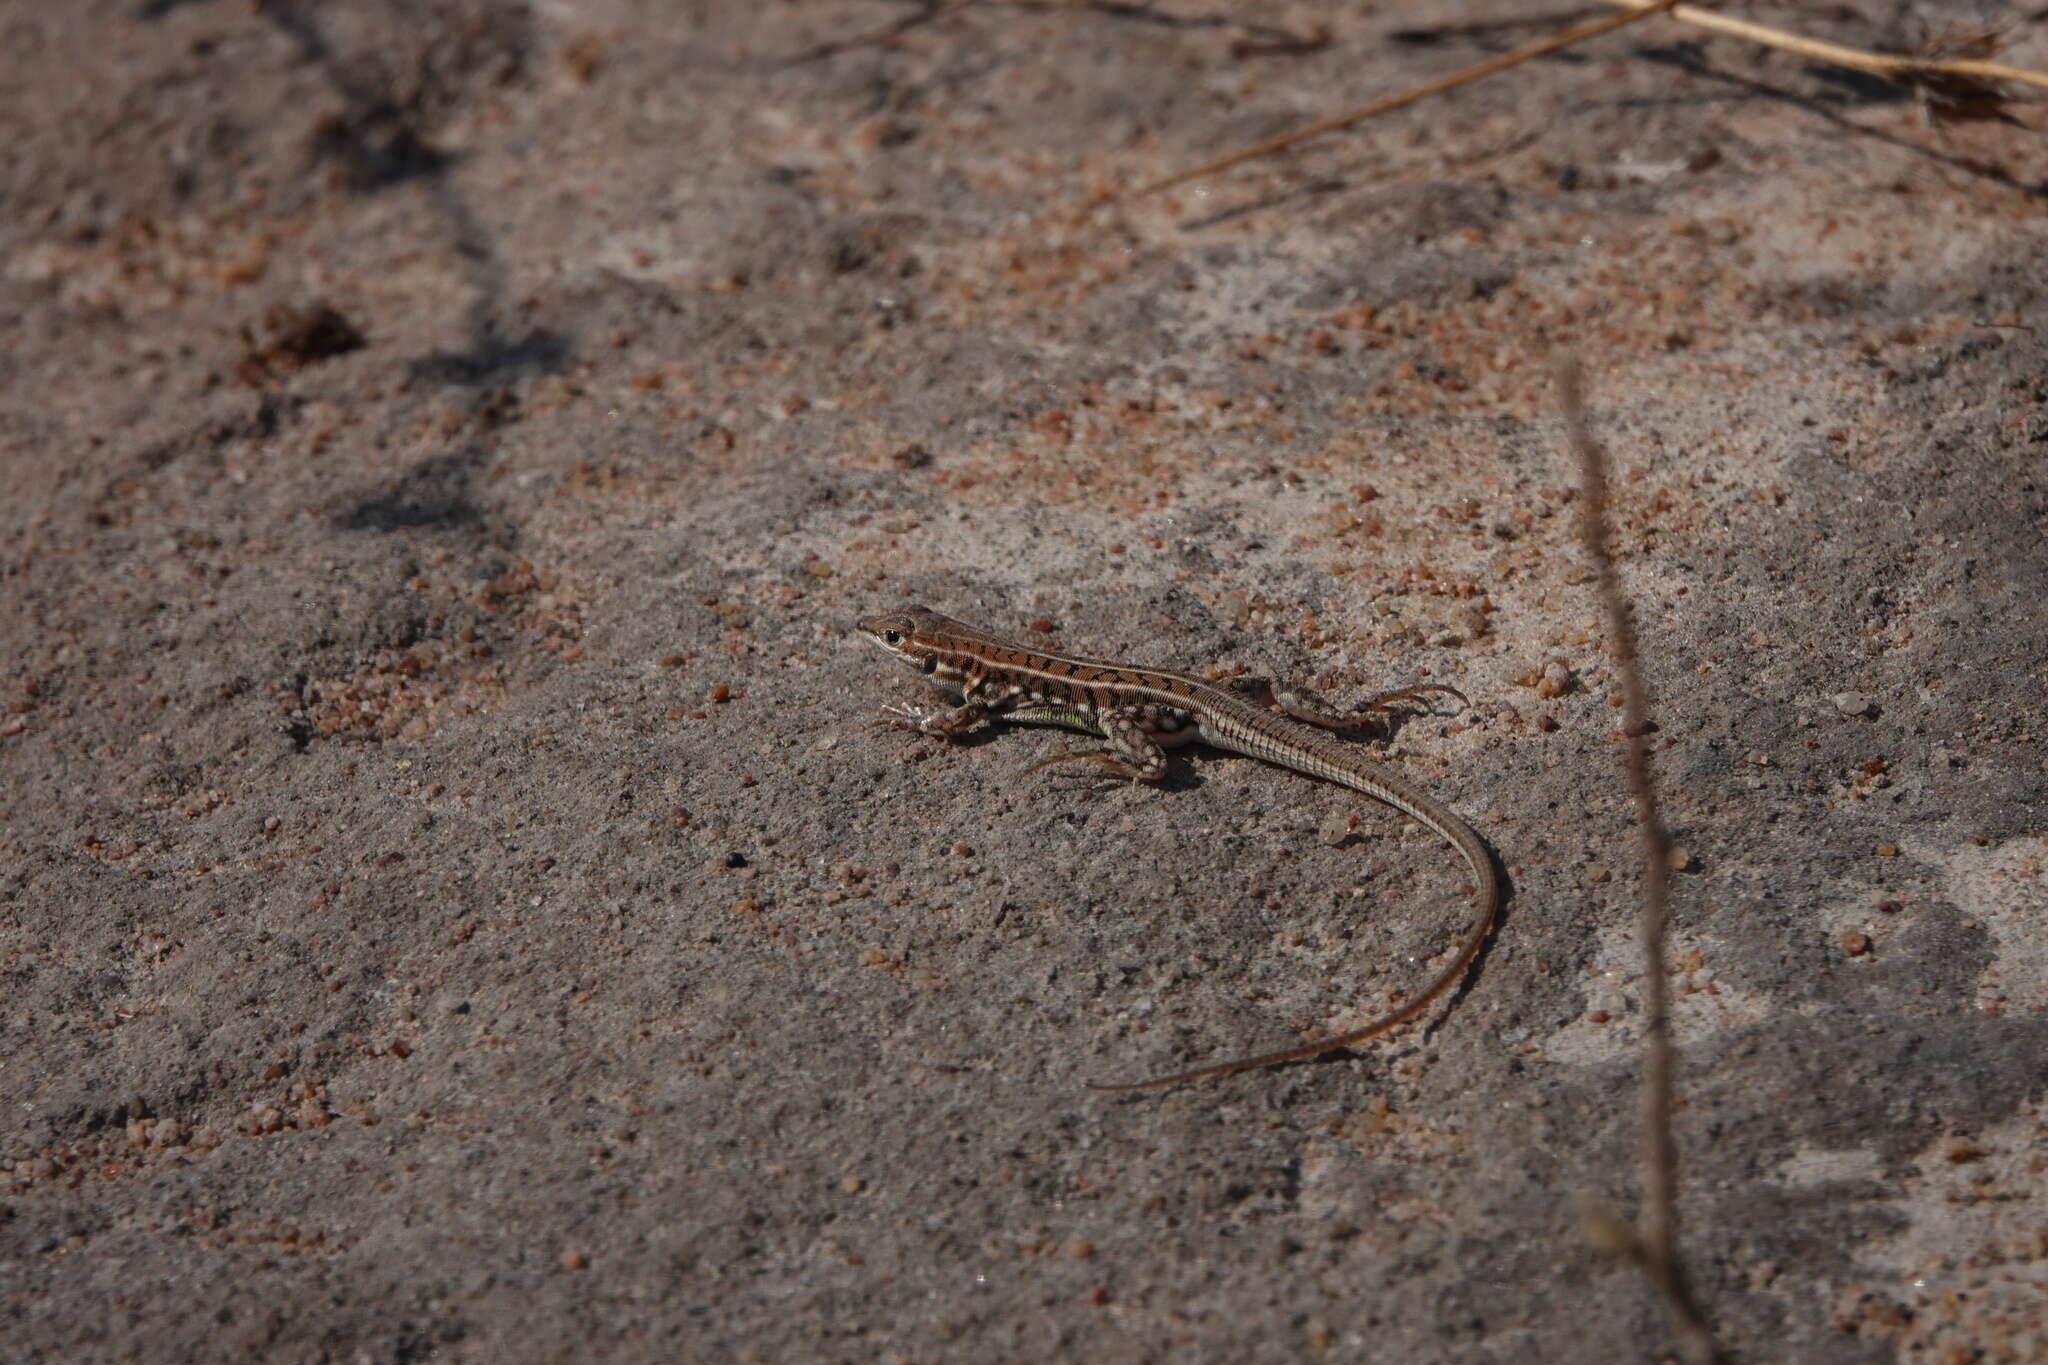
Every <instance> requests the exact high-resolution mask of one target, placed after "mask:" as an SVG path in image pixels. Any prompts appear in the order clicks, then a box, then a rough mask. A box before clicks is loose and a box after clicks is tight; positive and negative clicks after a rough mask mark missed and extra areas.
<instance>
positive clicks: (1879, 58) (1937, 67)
mask: <svg viewBox="0 0 2048 1365" xmlns="http://www.w3.org/2000/svg"><path fill="white" fill-rule="evenodd" d="M1603 3H1605V4H1608V5H1612V6H1614V7H1616V8H1617V9H1625V10H1635V11H1637V12H1639V13H1647V12H1649V11H1652V10H1659V9H1668V10H1669V11H1670V13H1671V17H1672V18H1673V19H1676V20H1677V21H1678V22H1679V23H1681V24H1691V25H1693V26H1694V27H1695V28H1704V29H1708V30H1711V31H1712V32H1715V33H1725V34H1727V35H1728V36H1729V37H1731V38H1745V39H1747V40H1749V41H1750V42H1752V43H1761V44H1763V45H1764V46H1765V47H1775V48H1778V49H1780V50H1782V51H1785V52H1796V53H1798V54H1800V55H1801V56H1803V57H1811V58H1813V59H1814V60H1815V61H1820V62H1829V63H1832V64H1833V65H1835V66H1846V67H1849V68H1851V69H1852V70H1856V71H1864V72H1868V73H1869V74H1870V75H1873V76H1882V77H1884V78H1885V79H1886V80H1894V81H1912V80H1914V79H1915V78H1917V77H1925V76H1930V75H1933V76H1950V77H1955V78H1957V79H1961V80H1970V81H2017V82H2019V83H2020V84H2022V85H2031V86H2035V87H2036V88H2038V89H2042V90H2048V72H2043V71H2029V70H2028V69H2027V68H2025V67H2023V66H2007V65H2005V64H2004V63H2003V62H1986V61H1979V60H1978V59H1976V58H1974V57H1957V58H1937V57H1916V56H1903V55H1899V54H1895V53H1886V52H1865V51H1864V50H1863V49H1861V48H1855V47H1843V46H1842V45H1841V44H1839V43H1824V42H1821V41H1820V40H1819V39H1817V38H1802V37H1801V36H1800V35H1798V34H1796V33H1787V32H1786V31H1785V30H1783V29H1778V28H1771V27H1769V26H1768V25H1765V24H1756V23H1751V22H1750V21H1749V20H1747V19H1734V18H1730V17H1729V16H1728V15H1725V14H1719V13H1716V12H1715V11H1713V10H1710V9H1701V8H1700V7H1699V6H1698V5H1669V6H1666V5H1664V4H1662V3H1660V0H1603Z"/></svg>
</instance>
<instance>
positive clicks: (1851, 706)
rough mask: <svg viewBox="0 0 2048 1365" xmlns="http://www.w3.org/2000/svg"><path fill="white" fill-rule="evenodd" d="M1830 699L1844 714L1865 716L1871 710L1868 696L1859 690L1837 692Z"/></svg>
mask: <svg viewBox="0 0 2048 1365" xmlns="http://www.w3.org/2000/svg"><path fill="white" fill-rule="evenodd" d="M1830 700H1832V701H1833V702H1834V704H1835V709H1836V710H1837V711H1840V712H1841V713H1842V714H1843V715H1845V716H1867V715H1869V714H1870V712H1871V705H1870V698H1869V697H1866V696H1864V695H1863V694H1862V693H1861V692H1837V693H1835V695H1834V696H1833V697H1832V698H1830Z"/></svg>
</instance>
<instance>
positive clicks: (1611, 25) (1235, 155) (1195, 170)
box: [1089, 0, 1674, 208]
mask: <svg viewBox="0 0 2048 1365" xmlns="http://www.w3.org/2000/svg"><path fill="white" fill-rule="evenodd" d="M1673 5H1674V0H1650V2H1649V3H1647V4H1646V5H1644V6H1643V7H1642V8H1640V9H1631V10H1629V12H1627V13H1625V14H1610V15H1608V16H1607V17H1606V18H1604V19H1594V20H1590V21H1589V22H1587V23H1583V24H1580V25H1579V26H1578V27H1576V28H1569V29H1566V30H1565V31H1564V32H1563V33H1559V34H1556V35H1554V36H1552V37H1549V38H1545V39H1543V40H1542V41H1540V42H1535V43H1530V44H1529V45H1528V46H1526V47H1518V48H1516V49H1515V50H1514V51H1513V52H1507V53H1503V54H1502V55H1500V56H1498V57H1491V58H1488V59H1487V60H1486V61H1483V62H1478V63H1475V64H1474V65H1472V66H1468V67H1464V68H1462V69H1461V70H1458V71H1453V72H1452V73H1451V74H1450V75H1448V76H1440V77H1438V78H1437V79H1436V80H1433V81H1425V82H1423V83H1422V84H1421V85H1418V86H1413V87H1411V88H1409V89H1407V90H1403V91H1400V92H1398V93H1396V94H1392V95H1388V96H1387V97H1385V98H1384V99H1377V100H1374V101H1373V102H1372V103H1370V104H1362V105H1360V106H1359V107H1358V108H1356V109H1350V110H1346V111H1345V112H1344V113H1341V114H1333V115H1331V116H1330V117H1329V118H1326V119H1319V120H1317V121H1316V122H1314V123H1311V124H1309V125H1308V126H1307V127H1306V128H1297V129H1295V130H1294V131H1293V132H1291V133H1282V134H1280V135H1279V136H1278V137H1270V138H1267V139H1266V140H1265V141H1264V142H1260V143H1255V144H1253V145H1252V146H1250V147H1245V148H1242V149H1240V150H1238V151H1235V152H1231V153H1229V154H1228V155H1226V156H1219V157H1215V158H1212V159H1211V160H1208V161H1204V162H1202V163H1201V164H1199V165H1196V166H1189V167H1187V168H1186V169H1185V170H1179V171H1175V172H1174V173H1173V174H1172V175H1169V176H1167V177H1166V178H1165V179H1163V180H1154V181H1153V182H1151V183H1150V184H1148V185H1140V186H1138V187H1137V188H1136V189H1134V190H1127V191H1124V192H1122V193H1110V194H1104V195H1100V196H1098V197H1097V198H1096V199H1095V200H1094V202H1093V203H1091V204H1090V205H1089V207H1090V208H1095V207H1098V206H1099V205H1102V204H1106V203H1108V202H1110V201H1111V200H1113V199H1135V198H1137V197H1138V196H1139V195H1144V194H1154V193H1157V192H1158V191H1160V190H1164V189H1170V188H1172V187H1173V186H1175V185H1180V184H1184V183H1186V182H1187V181H1190V180H1199V179H1200V178H1201V177H1203V176H1205V175H1214V174H1215V173H1216V172H1218V171H1222V170H1228V169H1229V168H1230V167H1232V166H1235V165H1238V164H1239V163H1241V162H1245V161H1254V160H1256V159H1258V158H1259V157H1262V156H1270V155H1272V154H1273V153H1274V152H1277V151H1281V150H1283V149H1285V148H1288V147H1292V146H1294V145H1295V144H1296V143H1298V142H1306V141H1308V140H1309V139H1310V138H1316V137H1321V136H1322V135H1323V134H1324V133H1335V132H1339V131H1341V130H1343V129H1345V128H1349V127H1351V126H1352V125H1353V124H1357V123H1363V122H1365V121H1366V120H1367V119H1369V118H1377V117H1379V116H1380V115H1381V114H1386V113H1391V112H1392V111H1394V110H1396V109H1403V108H1406V107H1407V106H1408V105H1411V104H1414V103H1415V102H1417V101H1418V100H1425V99H1428V98H1429V97H1430V96H1431V95H1441V94H1443V93H1444V92H1445V91H1446V90H1455V89H1456V88H1457V87H1459V86H1461V85H1469V84H1471V83H1472V82H1473V81H1476V80H1483V79H1485V78H1486V77H1488V76H1491V75H1494V74H1495V73H1496V72H1501V71H1505V70H1507V69H1508V68H1509V67H1511V66H1520V65H1521V64H1522V63H1523V62H1528V61H1534V60H1535V59H1536V58H1538V57H1545V56H1548V55H1549V54H1551V53H1553V52H1556V51H1558V50H1559V49H1560V48H1566V47H1570V46H1571V45H1572V44H1574V43H1582V42H1584V41H1586V40H1587V39H1588V38H1597V37H1599V36H1600V35H1601V34H1603V33H1607V32H1611V31H1612V30H1614V29H1617V28H1623V27H1626V26H1627V25H1629V24H1632V23H1635V22H1636V21H1638V20H1640V19H1647V18H1649V17H1650V16H1651V15H1652V14H1655V13H1657V12H1658V11H1659V10H1665V9H1670V8H1672V7H1673Z"/></svg>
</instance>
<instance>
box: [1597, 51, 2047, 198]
mask: <svg viewBox="0 0 2048 1365" xmlns="http://www.w3.org/2000/svg"><path fill="white" fill-rule="evenodd" d="M1638 52H1639V55H1640V56H1641V57H1642V58H1643V60H1644V61H1647V62H1651V63H1654V64H1657V65H1662V66H1669V67H1672V68H1675V69H1676V70H1679V71H1683V72H1685V73H1686V74H1687V75H1689V76H1697V77H1698V78H1700V79H1701V80H1703V81H1717V82H1719V83H1721V84H1722V85H1723V86H1727V87H1732V88H1733V89H1734V90H1737V91H1740V92H1742V93H1743V94H1745V95H1748V96H1749V97H1751V98H1756V99H1767V100H1776V101H1777V102H1779V103H1781V104H1789V105H1791V106H1792V107H1793V108H1795V109H1799V110H1802V111H1804V112H1806V113H1809V114H1812V115H1814V116H1815V117H1816V118H1820V119H1823V120H1825V121H1826V122H1828V123H1830V124H1832V125H1834V126H1835V127H1836V128H1839V129H1840V130H1842V131H1843V132H1845V133H1850V134H1853V135H1855V136H1857V137H1863V138H1869V139H1871V140H1872V141H1874V142H1879V143H1882V144H1883V145H1885V146H1887V147H1896V148H1898V149H1899V150H1900V151H1903V152H1910V153H1912V154H1913V155H1914V156H1917V157H1919V158H1921V159H1922V160H1924V161H1929V162H1932V163H1934V164H1935V165H1938V166H1942V167H1946V168H1947V169H1949V170H1952V171H1960V172H1962V173H1963V174H1965V175H1969V176H1973V177H1975V178H1977V179H1979V180H1989V181H1991V182H1992V183H1993V184H1997V185H2004V186H2007V187H2009V188H2011V189H2015V190H2018V191H2019V192H2020V193H2022V194H2024V195H2026V196H2028V197H2029V198H2032V199H2048V178H2041V179H2035V180H2031V181H2028V180H2021V179H2020V178H2018V177H2017V176H2015V175H2014V174H2013V173H2012V172H2011V171H2009V170H2007V169H2006V168H2005V167H2004V166H2001V165H1998V164H1996V163H1995V162H1989V161H1982V160H1979V159H1977V158H1974V157H1968V156H1963V155H1960V154H1958V153H1955V152H1950V151H1945V150H1943V149H1941V148H1939V147H1931V146H1927V145H1925V144H1923V143H1919V142H1914V141H1912V140H1911V139H1908V138H1903V137H1898V136H1895V135H1894V134H1891V133H1888V132H1885V131H1884V130H1882V129H1879V128H1872V127H1868V126H1866V125H1864V124H1861V123H1858V122H1856V120H1854V119H1852V118H1848V117H1846V116H1845V115H1844V114H1843V112H1842V111H1841V109H1839V108H1835V107H1831V106H1835V105H1852V104H1853V106H1854V107H1857V108H1861V107H1865V106H1869V105H1875V104H1894V103H1897V102H1898V100H1900V99H1914V98H1917V97H1918V96H1917V94H1916V93H1915V92H1914V91H1913V90H1912V89H1911V88H1910V87H1907V86H1904V85H1900V84H1896V83H1894V82H1891V81H1882V80H1876V79H1875V78H1874V77H1867V76H1860V75H1859V76H1855V77H1854V78H1853V79H1852V78H1851V77H1849V76H1847V75H1845V74H1844V73H1842V72H1838V71H1834V70H1832V69H1829V70H1827V71H1825V72H1822V73H1817V74H1821V75H1823V76H1824V78H1825V80H1826V81H1827V83H1828V84H1829V85H1830V86H1832V87H1834V90H1835V91H1836V92H1854V94H1855V98H1854V99H1853V100H1852V99H1850V98H1847V97H1846V95H1845V94H1843V93H1833V94H1831V95H1830V96H1827V97H1823V96H1818V95H1813V94H1801V93H1797V92H1794V91H1790V90H1780V89H1778V88H1777V87H1776V86H1772V85H1767V84H1765V83H1764V82H1762V81H1759V80H1753V79H1751V78H1750V77H1748V76H1738V75H1735V74H1734V73H1732V72H1728V71H1719V70H1716V69H1715V68H1713V67H1712V66H1709V65H1708V64H1707V60H1706V58H1705V56H1704V54H1703V51H1702V50H1701V49H1700V48H1699V46H1698V45H1697V44H1694V43H1677V44H1673V45H1671V46H1668V47H1646V48H1641V49H1638ZM1808 69H1809V70H1811V69H1812V68H1808ZM1867 86H1874V89H1868V90H1867V89H1866V87H1867ZM1891 92H1896V96H1895V97H1893V96H1891ZM1880 93H1883V94H1885V95H1887V98H1885V99H1879V98H1878V95H1879V94H1880Z"/></svg>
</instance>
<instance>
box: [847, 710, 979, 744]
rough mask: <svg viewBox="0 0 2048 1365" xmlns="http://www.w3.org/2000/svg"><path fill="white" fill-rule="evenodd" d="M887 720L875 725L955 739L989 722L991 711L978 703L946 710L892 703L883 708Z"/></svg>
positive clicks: (939, 737)
mask: <svg viewBox="0 0 2048 1365" xmlns="http://www.w3.org/2000/svg"><path fill="white" fill-rule="evenodd" d="M882 711H883V713H884V717H885V718H884V719H882V720H878V721H876V722H875V724H876V725H878V726H881V727H883V728H885V729H895V730H910V731H913V732H915V733H917V734H920V735H931V736H933V737H934V738H937V739H945V740H955V739H962V738H964V737H965V736H966V735H967V733H968V732H969V731H971V730H975V729H978V728H980V727H981V726H983V725H986V724H987V723H988V718H989V709H988V707H986V706H984V705H982V704H981V703H980V702H978V701H970V702H967V703H965V704H964V705H961V706H954V707H949V708H947V709H946V710H943V711H928V710H926V709H925V708H924V707H922V706H898V705H895V704H893V703H892V704H890V705H888V706H884V707H883V708H882Z"/></svg>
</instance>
